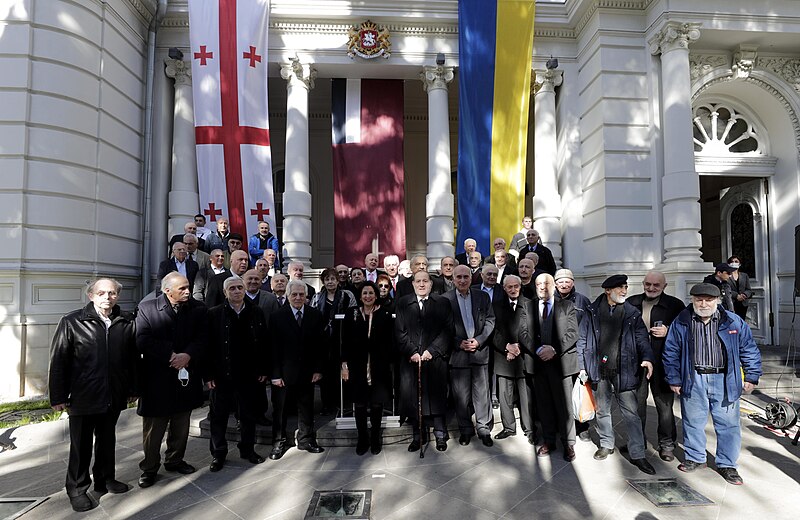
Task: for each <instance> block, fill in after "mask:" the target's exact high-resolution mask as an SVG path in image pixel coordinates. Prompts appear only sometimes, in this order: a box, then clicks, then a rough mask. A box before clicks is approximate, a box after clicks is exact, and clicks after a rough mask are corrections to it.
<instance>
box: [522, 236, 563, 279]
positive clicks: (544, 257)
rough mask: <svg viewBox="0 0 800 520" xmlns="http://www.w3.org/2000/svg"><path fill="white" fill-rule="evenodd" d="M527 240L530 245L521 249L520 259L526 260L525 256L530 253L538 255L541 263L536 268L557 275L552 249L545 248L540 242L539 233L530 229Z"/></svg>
mask: <svg viewBox="0 0 800 520" xmlns="http://www.w3.org/2000/svg"><path fill="white" fill-rule="evenodd" d="M525 238H526V239H527V240H528V244H527V245H526V246H524V247H523V248H522V249H520V251H519V257H520V258H525V255H526V254H528V253H536V254H537V255H539V262H538V263H537V264H536V266H537V267H538V268H539V269H541V270H542V271H544V272H545V273H548V274H550V275H555V274H556V261H555V260H554V259H553V252H552V251H550V248H548V247H545V246H544V245H543V244H541V243H540V242H539V240H540V236H539V232H538V231H536V230H535V229H529V230H528V232H527V233H526V235H525Z"/></svg>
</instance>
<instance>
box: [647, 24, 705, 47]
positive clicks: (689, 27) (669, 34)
mask: <svg viewBox="0 0 800 520" xmlns="http://www.w3.org/2000/svg"><path fill="white" fill-rule="evenodd" d="M698 38H700V24H699V23H681V22H667V23H666V24H665V25H664V27H662V28H661V30H660V31H658V33H656V35H655V36H653V38H651V39H650V53H651V54H665V53H667V52H670V51H674V50H677V49H683V50H688V49H689V44H690V43H691V42H693V41H695V40H697V39H698Z"/></svg>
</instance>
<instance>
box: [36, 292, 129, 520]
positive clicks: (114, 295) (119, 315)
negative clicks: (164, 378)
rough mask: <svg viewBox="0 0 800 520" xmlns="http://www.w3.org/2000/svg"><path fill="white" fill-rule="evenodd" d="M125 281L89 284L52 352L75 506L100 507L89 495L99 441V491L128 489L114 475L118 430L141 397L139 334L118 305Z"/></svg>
mask: <svg viewBox="0 0 800 520" xmlns="http://www.w3.org/2000/svg"><path fill="white" fill-rule="evenodd" d="M121 290H122V285H121V284H120V283H119V282H117V281H116V280H113V279H110V278H101V279H99V280H96V281H95V282H94V283H92V284H91V285H89V287H88V288H87V289H86V295H87V296H88V297H89V300H90V302H89V304H88V305H86V306H85V307H84V308H82V309H79V310H76V311H73V312H71V313H69V314H67V315H66V316H64V317H63V318H61V321H59V323H58V328H56V333H55V336H54V337H53V345H52V348H51V352H50V380H49V387H50V405H51V406H52V407H53V409H54V410H57V411H61V410H64V409H66V410H67V411H68V412H69V437H70V445H69V463H68V464H67V480H66V489H67V496H68V497H69V501H70V504H71V505H72V509H74V510H75V511H79V512H80V511H88V510H90V509H93V508H94V507H96V506H97V502H94V501H93V500H92V499H90V498H89V496H88V495H87V494H86V491H87V490H88V489H89V484H90V483H91V479H90V478H89V463H90V462H91V460H92V436H94V439H95V454H96V458H95V461H94V467H93V468H92V471H93V474H94V489H95V491H97V492H99V493H107V492H111V493H124V492H126V491H128V486H127V485H125V484H123V483H122V482H119V481H118V480H116V479H115V478H114V476H115V475H114V447H115V444H116V436H115V434H114V428H116V425H117V419H119V414H120V411H121V410H124V409H125V407H126V406H127V403H128V400H129V399H131V398H133V397H134V396H136V393H137V392H136V388H135V374H134V370H135V367H136V358H137V357H138V356H137V352H136V336H135V332H134V325H133V314H131V313H129V312H125V311H122V310H120V308H119V305H117V304H116V302H117V299H118V298H119V293H120V291H121Z"/></svg>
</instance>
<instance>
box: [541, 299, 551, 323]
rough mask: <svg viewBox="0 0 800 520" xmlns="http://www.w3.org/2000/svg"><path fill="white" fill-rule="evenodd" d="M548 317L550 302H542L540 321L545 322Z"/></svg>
mask: <svg viewBox="0 0 800 520" xmlns="http://www.w3.org/2000/svg"><path fill="white" fill-rule="evenodd" d="M549 315H550V302H549V301H546V302H544V308H543V309H542V321H545V320H546V319H547V317H548V316H549Z"/></svg>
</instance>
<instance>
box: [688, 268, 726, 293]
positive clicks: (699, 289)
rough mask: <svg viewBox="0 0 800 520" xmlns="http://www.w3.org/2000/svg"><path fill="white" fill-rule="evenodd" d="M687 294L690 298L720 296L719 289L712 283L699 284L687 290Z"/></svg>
mask: <svg viewBox="0 0 800 520" xmlns="http://www.w3.org/2000/svg"><path fill="white" fill-rule="evenodd" d="M726 265H727V264H726ZM689 294H691V295H692V296H711V297H713V298H719V296H720V292H719V287H717V286H716V285H714V284H713V283H699V284H697V285H695V286H693V287H692V288H691V289H690V290H689Z"/></svg>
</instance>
